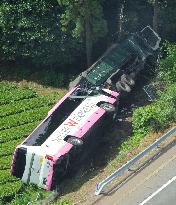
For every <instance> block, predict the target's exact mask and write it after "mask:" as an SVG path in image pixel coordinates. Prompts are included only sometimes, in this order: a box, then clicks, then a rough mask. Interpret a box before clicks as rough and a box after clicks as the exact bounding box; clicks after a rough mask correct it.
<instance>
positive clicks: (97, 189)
mask: <svg viewBox="0 0 176 205" xmlns="http://www.w3.org/2000/svg"><path fill="white" fill-rule="evenodd" d="M174 132H176V127H174V128H172V129H171V130H169V131H168V132H167V133H165V134H164V135H163V136H162V137H160V138H159V139H157V140H156V141H155V142H154V143H153V144H151V145H150V146H148V147H147V148H146V149H145V150H143V151H142V152H140V153H139V154H138V155H136V156H135V157H134V158H133V159H131V160H129V161H128V162H127V163H126V164H124V165H123V166H122V167H120V168H119V169H117V170H116V171H115V172H114V173H112V174H111V175H110V176H108V177H107V178H106V179H104V180H103V181H102V182H100V183H99V184H97V186H96V191H95V195H99V194H100V193H101V191H102V189H103V188H104V187H105V186H106V185H107V184H109V183H110V182H111V181H112V180H113V179H115V178H116V177H117V176H119V175H121V174H122V173H123V172H124V171H125V170H126V169H128V168H129V167H130V166H131V165H132V164H134V162H136V161H138V160H139V159H140V158H142V157H143V156H145V154H147V153H148V152H149V151H151V150H152V149H153V148H155V147H157V146H158V145H159V144H160V143H161V142H162V141H164V140H165V139H166V138H167V137H169V136H170V135H172V134H173V133H174Z"/></svg>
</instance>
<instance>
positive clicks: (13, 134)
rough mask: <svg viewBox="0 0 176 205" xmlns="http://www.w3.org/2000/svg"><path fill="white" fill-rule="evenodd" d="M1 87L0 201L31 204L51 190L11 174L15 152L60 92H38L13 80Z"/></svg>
mask: <svg viewBox="0 0 176 205" xmlns="http://www.w3.org/2000/svg"><path fill="white" fill-rule="evenodd" d="M0 91H1V92H0V117H1V121H0V204H14V205H17V204H27V203H28V202H30V201H33V200H35V199H36V198H37V199H38V200H39V199H41V198H43V197H44V196H45V195H47V193H45V192H44V191H42V190H39V189H37V188H36V187H35V186H26V185H24V184H23V183H22V182H21V181H20V180H18V179H17V178H16V177H13V176H10V163H11V161H12V154H13V152H14V150H15V148H16V146H17V144H19V143H21V141H22V140H23V139H24V138H25V137H26V136H27V135H28V134H29V133H30V132H31V131H32V129H34V127H35V126H36V125H37V124H38V123H39V121H41V120H42V119H43V117H44V116H45V115H46V114H47V112H48V111H49V109H50V108H51V107H52V105H53V104H54V100H55V99H56V97H58V94H57V95H56V94H54V95H53V93H51V94H50V95H43V96H38V94H37V92H36V90H34V89H31V88H29V87H27V86H23V87H19V86H18V84H17V83H10V82H0Z"/></svg>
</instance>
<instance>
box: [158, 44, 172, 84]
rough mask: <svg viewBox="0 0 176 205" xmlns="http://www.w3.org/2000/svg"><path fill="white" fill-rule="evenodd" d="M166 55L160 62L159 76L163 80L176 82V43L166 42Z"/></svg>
mask: <svg viewBox="0 0 176 205" xmlns="http://www.w3.org/2000/svg"><path fill="white" fill-rule="evenodd" d="M164 47H165V49H164V50H165V53H166V57H165V58H163V59H161V61H160V64H159V70H160V72H159V76H160V79H161V80H165V81H167V82H170V83H175V82H176V44H170V43H168V42H167V43H165V45H164Z"/></svg>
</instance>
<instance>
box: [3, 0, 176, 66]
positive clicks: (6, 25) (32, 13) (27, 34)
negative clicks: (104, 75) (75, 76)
mask: <svg viewBox="0 0 176 205" xmlns="http://www.w3.org/2000/svg"><path fill="white" fill-rule="evenodd" d="M175 6H176V2H175V1H169V0H165V1H164V0H134V1H130V0H109V1H105V0H51V1H49V0H27V1H24V0H2V1H1V2H0V35H1V38H0V46H1V50H0V61H1V62H8V61H14V62H18V63H22V62H30V64H32V65H34V66H35V67H38V68H41V67H43V66H44V67H49V68H54V69H59V68H62V69H63V68H66V67H67V66H68V65H70V66H72V65H76V67H75V66H73V67H74V68H73V69H74V70H77V69H78V70H79V69H80V67H81V66H83V65H85V66H84V68H85V67H86V60H85V59H87V65H88V66H90V65H91V64H92V63H93V61H94V60H95V57H96V56H97V53H96V50H99V51H100V52H99V54H100V55H101V54H102V53H103V52H104V48H105V47H106V46H107V45H110V44H112V43H113V42H114V40H116V41H118V40H120V39H121V37H122V38H123V36H124V34H127V33H129V32H135V31H136V30H140V29H141V28H143V27H144V26H146V25H151V26H153V28H154V29H155V30H157V32H158V33H159V34H160V35H161V37H162V38H163V39H166V40H169V41H175V40H176V37H175V30H176V24H175V20H176V13H175V9H174V8H175ZM95 48H96V49H95ZM93 59H94V60H93ZM75 63H76V64H75Z"/></svg>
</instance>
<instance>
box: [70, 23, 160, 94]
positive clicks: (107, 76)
mask: <svg viewBox="0 0 176 205" xmlns="http://www.w3.org/2000/svg"><path fill="white" fill-rule="evenodd" d="M160 41H161V38H160V37H159V36H158V34H157V33H156V32H155V31H154V30H153V29H152V28H151V27H150V26H147V27H145V28H144V29H143V30H141V31H140V32H138V33H134V34H131V35H130V36H129V37H128V38H127V39H126V40H125V41H123V42H121V43H120V44H114V45H113V46H112V47H111V48H109V49H108V50H107V52H105V54H104V55H103V56H102V57H101V58H100V59H99V60H98V61H96V62H95V63H94V64H93V65H92V66H91V67H90V68H89V69H87V70H86V71H84V72H83V73H81V74H80V75H79V76H78V77H77V78H76V79H75V80H74V81H73V82H71V83H70V86H69V87H70V88H72V87H75V86H76V85H78V84H80V85H82V86H84V87H97V86H103V87H104V86H109V87H112V89H115V90H116V91H118V92H120V91H122V90H123V91H127V92H130V91H131V86H133V85H134V83H135V78H136V76H137V74H138V73H139V72H140V71H141V70H142V69H144V67H145V66H144V65H145V63H146V62H147V61H148V60H149V59H150V60H151V59H152V61H156V59H157V50H158V48H159V44H160Z"/></svg>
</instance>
